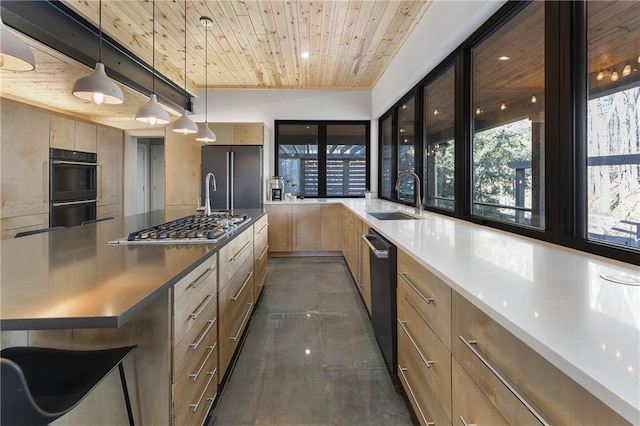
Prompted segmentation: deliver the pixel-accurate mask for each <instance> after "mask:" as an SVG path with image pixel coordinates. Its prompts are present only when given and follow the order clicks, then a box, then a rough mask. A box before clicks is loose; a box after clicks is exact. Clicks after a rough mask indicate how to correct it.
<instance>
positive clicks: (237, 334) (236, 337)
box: [231, 302, 253, 342]
mask: <svg viewBox="0 0 640 426" xmlns="http://www.w3.org/2000/svg"><path fill="white" fill-rule="evenodd" d="M252 307H253V302H249V309H248V310H247V313H246V315H245V316H244V319H243V320H242V324H240V328H239V329H238V332H237V333H236V335H235V336H233V337H232V338H231V340H233V341H234V342H235V341H236V340H238V337H240V333H242V329H243V328H244V323H245V322H246V321H247V319H248V318H249V314H250V313H251V308H252Z"/></svg>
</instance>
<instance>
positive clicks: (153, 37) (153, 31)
mask: <svg viewBox="0 0 640 426" xmlns="http://www.w3.org/2000/svg"><path fill="white" fill-rule="evenodd" d="M151 7H152V8H151V54H152V56H151V57H152V59H151V63H152V65H151V70H152V71H153V75H152V77H151V90H152V92H153V94H155V93H156V0H153V1H152V2H151Z"/></svg>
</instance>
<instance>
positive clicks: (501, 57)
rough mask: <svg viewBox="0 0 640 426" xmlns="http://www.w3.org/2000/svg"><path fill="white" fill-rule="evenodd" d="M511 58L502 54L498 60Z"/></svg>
mask: <svg viewBox="0 0 640 426" xmlns="http://www.w3.org/2000/svg"><path fill="white" fill-rule="evenodd" d="M509 59H511V58H510V57H508V56H500V57H499V58H498V60H499V61H508V60H509Z"/></svg>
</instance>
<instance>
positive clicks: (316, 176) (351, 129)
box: [275, 121, 370, 197]
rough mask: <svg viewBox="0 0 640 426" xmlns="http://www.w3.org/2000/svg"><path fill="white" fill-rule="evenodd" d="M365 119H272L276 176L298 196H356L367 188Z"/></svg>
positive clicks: (360, 194) (368, 137)
mask: <svg viewBox="0 0 640 426" xmlns="http://www.w3.org/2000/svg"><path fill="white" fill-rule="evenodd" d="M369 132H370V123H369V122H368V121H276V143H275V150H276V153H277V157H276V165H275V166H276V167H275V171H276V175H278V176H282V177H283V178H284V182H285V192H290V193H291V194H293V195H297V196H299V197H360V196H362V195H363V194H364V192H365V191H366V190H367V189H368V188H367V182H368V176H369V162H368V151H369V150H368V146H369V139H370V135H369Z"/></svg>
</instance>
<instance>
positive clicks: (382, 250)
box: [362, 234, 389, 259]
mask: <svg viewBox="0 0 640 426" xmlns="http://www.w3.org/2000/svg"><path fill="white" fill-rule="evenodd" d="M362 241H364V243H365V244H366V245H368V246H369V250H371V252H373V254H374V255H375V256H376V257H377V258H378V259H388V258H389V250H388V249H386V244H384V243H383V242H382V241H380V239H379V238H378V236H377V235H373V234H369V235H363V236H362ZM376 246H378V247H376Z"/></svg>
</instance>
